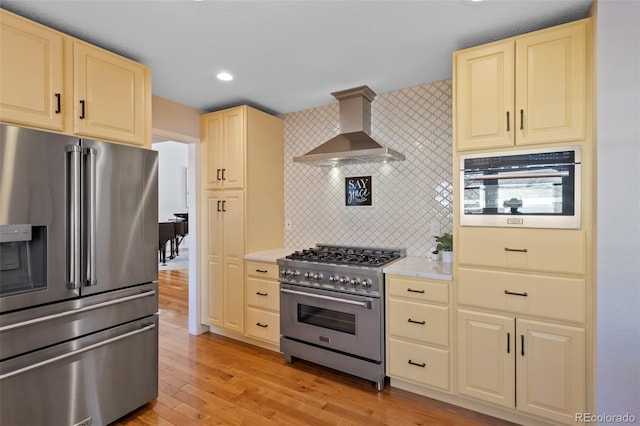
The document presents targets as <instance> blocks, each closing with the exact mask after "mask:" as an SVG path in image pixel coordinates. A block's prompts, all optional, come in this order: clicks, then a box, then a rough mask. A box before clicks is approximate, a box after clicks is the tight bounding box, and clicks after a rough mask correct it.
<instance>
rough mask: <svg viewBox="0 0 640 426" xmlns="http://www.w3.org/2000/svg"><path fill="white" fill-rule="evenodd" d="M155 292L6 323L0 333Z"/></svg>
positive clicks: (146, 292)
mask: <svg viewBox="0 0 640 426" xmlns="http://www.w3.org/2000/svg"><path fill="white" fill-rule="evenodd" d="M155 294H156V292H155V290H150V291H144V292H142V293H136V294H133V295H131V296H125V297H120V298H118V299H113V300H108V301H106V302H101V303H96V304H95V305H89V306H84V307H82V308H79V309H71V310H68V311H64V312H60V313H57V314H52V315H46V316H44V317H38V318H34V319H30V320H27V321H22V322H17V323H15V324H9V325H5V326H2V327H0V333H3V332H5V331H9V330H13V329H15V328H20V327H26V326H28V325H33V324H38V323H41V322H46V321H50V320H53V319H56V318H62V317H67V316H69V315H76V314H80V313H82V312H87V311H94V310H96V309H100V308H104V307H106V306H111V305H117V304H119V303H124V302H129V301H131V300H136V299H141V298H143V297H149V296H155Z"/></svg>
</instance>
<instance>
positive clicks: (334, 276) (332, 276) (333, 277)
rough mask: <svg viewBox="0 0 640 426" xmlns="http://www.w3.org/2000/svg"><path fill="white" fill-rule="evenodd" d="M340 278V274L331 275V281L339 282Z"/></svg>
mask: <svg viewBox="0 0 640 426" xmlns="http://www.w3.org/2000/svg"><path fill="white" fill-rule="evenodd" d="M338 280H339V278H338V276H337V275H331V276H330V277H329V281H330V282H332V283H337V282H338Z"/></svg>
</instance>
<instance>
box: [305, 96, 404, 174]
mask: <svg viewBox="0 0 640 426" xmlns="http://www.w3.org/2000/svg"><path fill="white" fill-rule="evenodd" d="M332 95H333V96H334V97H335V98H336V99H337V100H338V101H339V103H340V106H339V108H340V134H339V135H338V136H335V137H334V138H331V139H329V140H328V141H327V142H325V143H323V144H322V145H320V146H318V147H317V148H314V149H312V150H311V151H309V152H307V153H306V154H304V155H302V156H300V157H293V161H294V162H296V163H305V164H310V165H314V166H335V165H338V164H359V163H375V162H387V161H398V160H400V161H401V160H404V155H402V154H400V153H399V152H397V151H394V150H393V149H391V148H388V147H385V146H382V145H380V144H379V143H378V142H376V141H375V140H373V139H372V138H371V136H369V133H371V101H373V98H375V96H376V94H375V92H374V91H373V90H371V89H370V88H369V87H368V86H360V87H355V88H353V89H347V90H342V91H340V92H333V93H332Z"/></svg>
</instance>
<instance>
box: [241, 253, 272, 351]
mask: <svg viewBox="0 0 640 426" xmlns="http://www.w3.org/2000/svg"><path fill="white" fill-rule="evenodd" d="M246 269H247V284H246V303H247V311H246V313H247V318H246V334H247V336H249V337H254V338H257V339H260V340H264V341H266V342H267V343H272V344H276V345H277V344H279V342H280V285H279V283H278V265H277V264H276V263H274V262H258V261H253V260H247V261H246Z"/></svg>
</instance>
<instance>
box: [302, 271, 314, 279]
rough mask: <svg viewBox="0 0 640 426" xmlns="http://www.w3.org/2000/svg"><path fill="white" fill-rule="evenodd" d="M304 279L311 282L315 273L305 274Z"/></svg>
mask: <svg viewBox="0 0 640 426" xmlns="http://www.w3.org/2000/svg"><path fill="white" fill-rule="evenodd" d="M304 277H305V278H306V279H307V281H311V279H312V278H313V272H305V273H304Z"/></svg>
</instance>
